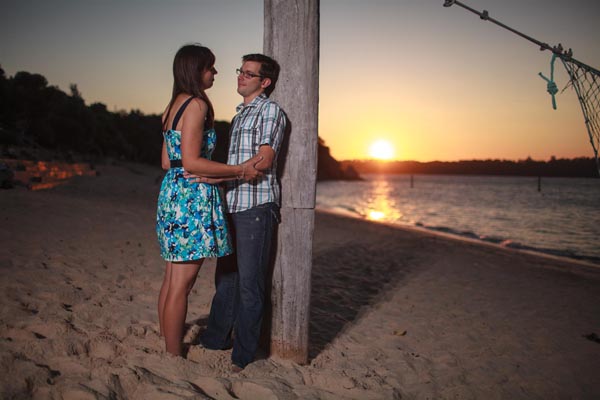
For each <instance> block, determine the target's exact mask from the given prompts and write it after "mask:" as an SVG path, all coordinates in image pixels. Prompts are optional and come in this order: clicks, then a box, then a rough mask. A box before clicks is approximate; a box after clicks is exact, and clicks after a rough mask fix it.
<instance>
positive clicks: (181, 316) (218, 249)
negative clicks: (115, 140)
mask: <svg viewBox="0 0 600 400" xmlns="http://www.w3.org/2000/svg"><path fill="white" fill-rule="evenodd" d="M214 63H215V56H214V55H213V53H212V52H211V51H210V50H209V49H208V48H206V47H203V46H199V45H195V44H194V45H186V46H183V47H182V48H181V49H179V51H178V52H177V54H176V55H175V59H174V61H173V78H174V83H173V93H172V96H171V101H170V102H169V104H168V105H167V107H166V110H165V112H164V114H163V118H162V121H163V138H164V140H163V147H162V167H163V169H167V170H168V172H167V173H166V175H165V177H164V179H163V182H162V185H161V188H160V194H159V197H158V209H157V216H156V232H157V234H158V239H159V244H160V248H161V256H162V257H163V258H164V259H165V260H166V261H167V266H166V271H165V276H164V279H163V283H162V287H161V289H160V295H159V300H158V317H159V324H160V334H161V336H162V335H164V337H165V344H166V349H167V352H169V353H171V354H173V355H176V356H181V355H182V339H183V334H184V325H185V318H186V314H187V299H188V295H189V293H190V291H191V289H192V287H193V286H194V282H195V281H196V276H197V275H198V271H199V269H200V266H201V265H202V261H203V260H204V258H206V257H222V256H225V255H228V254H231V253H232V252H233V250H232V245H231V242H230V238H229V234H228V232H227V226H226V223H225V218H224V214H223V206H222V203H221V196H220V193H219V190H218V188H217V187H216V186H215V185H212V184H208V183H196V182H192V181H191V180H189V179H186V178H185V177H184V170H185V171H188V172H191V173H193V174H195V175H199V176H203V177H207V178H209V179H208V180H207V181H215V182H216V181H220V180H227V179H244V180H252V179H254V178H256V177H257V176H259V175H260V173H259V172H258V171H257V170H256V169H255V168H254V164H256V163H257V162H258V161H260V158H257V157H254V158H251V159H249V160H247V161H246V162H244V163H243V164H239V165H227V164H221V163H218V162H215V161H211V160H210V156H211V153H212V151H213V149H214V147H215V143H216V134H215V130H214V127H213V123H214V111H213V107H212V104H211V102H210V100H209V99H208V97H207V95H206V93H205V90H206V89H208V88H210V87H211V86H212V85H213V81H214V77H215V75H216V74H217V70H216V69H215V68H214Z"/></svg>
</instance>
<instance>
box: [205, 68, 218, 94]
mask: <svg viewBox="0 0 600 400" xmlns="http://www.w3.org/2000/svg"><path fill="white" fill-rule="evenodd" d="M216 74H218V72H217V70H216V68H215V66H214V65H213V66H212V67H210V68H209V69H207V70H206V71H204V72H202V86H204V87H203V89H209V88H211V87H212V85H213V82H214V81H215V75H216Z"/></svg>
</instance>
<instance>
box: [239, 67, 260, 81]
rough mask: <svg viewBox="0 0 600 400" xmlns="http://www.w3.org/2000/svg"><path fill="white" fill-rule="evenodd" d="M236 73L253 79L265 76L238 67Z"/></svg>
mask: <svg viewBox="0 0 600 400" xmlns="http://www.w3.org/2000/svg"><path fill="white" fill-rule="evenodd" d="M235 72H236V74H238V76H239V75H244V78H246V79H252V78H264V77H263V76H262V75H256V74H254V73H252V72H248V71H244V70H243V69H239V68H238V69H236V70H235Z"/></svg>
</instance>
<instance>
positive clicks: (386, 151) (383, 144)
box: [369, 139, 394, 160]
mask: <svg viewBox="0 0 600 400" xmlns="http://www.w3.org/2000/svg"><path fill="white" fill-rule="evenodd" d="M369 155H370V156H371V157H373V158H376V159H378V160H391V159H392V158H393V157H394V146H392V144H391V143H390V142H388V141H387V140H383V139H380V140H376V141H375V142H373V144H371V146H370V147H369Z"/></svg>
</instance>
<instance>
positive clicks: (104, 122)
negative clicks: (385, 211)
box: [0, 68, 358, 179]
mask: <svg viewBox="0 0 600 400" xmlns="http://www.w3.org/2000/svg"><path fill="white" fill-rule="evenodd" d="M70 92H71V93H70V94H67V93H65V92H63V91H62V90H60V89H59V88H58V87H56V86H49V85H48V81H47V80H46V78H45V77H44V76H42V75H40V74H32V73H29V72H24V71H21V72H17V73H16V74H15V75H14V76H13V77H7V76H6V74H5V71H4V70H3V69H2V68H0V146H1V149H0V150H1V151H0V158H2V157H7V158H24V159H48V158H52V159H62V160H67V161H68V160H71V159H77V160H81V161H100V160H105V159H107V158H113V159H117V160H128V161H134V162H142V163H147V164H153V165H160V151H161V146H162V136H161V134H160V130H161V126H160V115H157V114H151V115H144V114H143V113H142V112H141V111H139V110H131V111H129V112H126V111H116V112H111V111H109V110H108V109H107V108H106V105H104V104H102V103H93V104H90V105H89V106H88V105H86V104H85V101H84V99H83V97H82V95H81V93H80V92H79V89H78V88H77V85H74V84H72V85H71V86H70ZM229 128H230V124H229V123H228V122H225V121H215V130H216V132H217V137H218V140H217V148H216V149H215V152H214V153H213V159H215V160H217V161H221V162H225V161H226V160H227V144H228V135H229ZM357 177H358V176H357V174H356V173H354V172H353V171H352V170H351V169H350V170H348V171H345V170H344V171H342V170H341V169H340V166H339V163H338V162H337V161H336V160H335V159H333V157H331V155H330V154H329V148H327V147H325V146H324V143H323V141H322V140H321V139H319V171H318V179H356V178H357Z"/></svg>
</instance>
